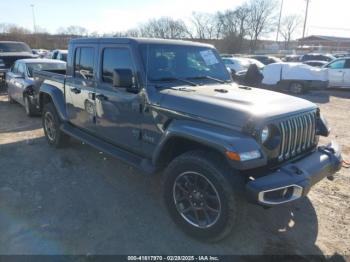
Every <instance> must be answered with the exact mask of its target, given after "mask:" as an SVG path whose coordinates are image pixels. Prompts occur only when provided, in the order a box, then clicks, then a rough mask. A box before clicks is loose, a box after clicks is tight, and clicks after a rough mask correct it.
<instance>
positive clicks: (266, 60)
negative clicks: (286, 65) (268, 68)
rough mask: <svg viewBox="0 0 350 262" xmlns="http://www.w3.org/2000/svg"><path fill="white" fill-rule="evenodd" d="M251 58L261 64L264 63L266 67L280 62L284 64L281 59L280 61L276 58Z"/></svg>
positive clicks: (262, 56)
mask: <svg viewBox="0 0 350 262" xmlns="http://www.w3.org/2000/svg"><path fill="white" fill-rule="evenodd" d="M249 57H250V58H253V59H256V60H258V61H260V62H261V63H263V64H264V65H269V64H272V63H279V62H282V60H281V59H279V58H278V57H274V56H267V55H251V56H249Z"/></svg>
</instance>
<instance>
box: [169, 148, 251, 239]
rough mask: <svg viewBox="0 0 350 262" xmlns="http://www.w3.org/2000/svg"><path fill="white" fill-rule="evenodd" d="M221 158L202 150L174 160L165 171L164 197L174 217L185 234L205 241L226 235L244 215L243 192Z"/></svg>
mask: <svg viewBox="0 0 350 262" xmlns="http://www.w3.org/2000/svg"><path fill="white" fill-rule="evenodd" d="M220 160H221V159H220V158H216V156H215V155H212V154H208V153H206V152H202V151H192V152H188V153H185V154H183V155H181V156H179V157H177V158H176V159H175V160H173V161H172V162H171V163H170V165H169V166H168V168H167V169H166V171H165V174H164V200H165V204H166V206H167V208H168V211H169V213H170V215H171V217H172V219H173V220H174V221H175V222H176V223H177V224H178V225H179V226H180V227H181V229H182V230H184V231H185V233H187V234H189V235H191V236H193V237H196V238H200V239H202V240H205V241H218V240H221V239H223V238H224V237H226V236H227V235H228V234H229V233H230V232H231V231H232V229H233V228H234V226H235V225H237V223H238V220H239V218H240V216H241V214H243V209H244V206H245V205H244V203H243V202H242V200H241V197H242V195H240V194H239V191H237V190H234V188H235V187H236V186H237V187H238V186H239V185H238V184H236V185H233V184H232V183H231V182H230V181H229V179H227V178H226V176H230V175H232V176H238V174H234V173H232V172H231V173H232V174H230V169H227V168H223V167H222V166H224V165H222V161H220Z"/></svg>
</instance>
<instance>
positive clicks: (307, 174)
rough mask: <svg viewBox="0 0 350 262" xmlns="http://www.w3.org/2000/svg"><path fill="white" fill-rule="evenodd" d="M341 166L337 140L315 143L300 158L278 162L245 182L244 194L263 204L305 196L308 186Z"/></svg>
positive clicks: (278, 203)
mask: <svg viewBox="0 0 350 262" xmlns="http://www.w3.org/2000/svg"><path fill="white" fill-rule="evenodd" d="M341 166H342V156H341V151H340V149H339V146H338V144H337V143H335V142H332V144H331V145H328V146H324V147H319V148H318V149H317V150H316V151H315V152H313V153H312V154H310V155H308V156H307V157H304V158H303V159H301V160H299V161H297V162H295V163H289V164H286V165H285V166H282V167H281V168H280V169H279V170H277V171H276V172H274V173H271V174H269V175H266V176H263V177H260V178H257V179H255V180H252V181H250V182H248V183H247V185H246V191H247V194H248V198H249V199H250V200H252V201H253V202H255V203H257V204H259V205H263V206H275V205H280V204H284V203H287V202H291V201H294V200H297V199H299V198H301V197H303V196H306V195H307V194H308V192H309V191H310V189H311V187H312V186H313V185H315V184H316V183H318V182H319V181H320V180H322V179H323V178H325V177H332V176H333V174H334V173H336V172H337V171H339V170H340V168H341Z"/></svg>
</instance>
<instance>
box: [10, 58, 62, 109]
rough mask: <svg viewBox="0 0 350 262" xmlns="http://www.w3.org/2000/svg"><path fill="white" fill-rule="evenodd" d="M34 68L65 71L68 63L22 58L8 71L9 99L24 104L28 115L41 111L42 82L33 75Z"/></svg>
mask: <svg viewBox="0 0 350 262" xmlns="http://www.w3.org/2000/svg"><path fill="white" fill-rule="evenodd" d="M34 70H46V71H50V72H60V73H65V72H66V63H65V62H63V61H55V60H52V59H21V60H17V61H16V62H15V64H14V65H13V66H12V68H11V69H10V71H8V72H7V73H6V85H7V92H8V98H9V101H10V102H11V103H12V102H18V103H20V104H21V105H23V106H24V107H25V110H26V113H27V115H28V116H33V115H35V114H36V113H38V112H39V110H38V108H39V104H38V96H37V95H38V91H39V86H40V83H37V81H38V79H34V77H33V71H34Z"/></svg>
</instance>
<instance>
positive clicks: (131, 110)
mask: <svg viewBox="0 0 350 262" xmlns="http://www.w3.org/2000/svg"><path fill="white" fill-rule="evenodd" d="M99 56H100V59H99V61H101V62H100V66H99V68H100V70H101V72H100V73H99V83H98V88H97V89H96V132H97V133H98V136H99V137H102V138H103V139H105V140H107V141H109V142H110V143H113V144H115V145H117V146H119V147H122V148H125V149H127V150H129V151H132V152H134V153H141V152H142V148H141V142H140V141H141V140H140V135H141V134H140V123H141V111H140V108H141V102H140V96H139V94H137V93H131V92H129V91H128V90H127V89H126V88H124V87H121V86H120V87H115V86H113V71H114V69H131V70H132V72H134V75H135V66H134V65H135V64H134V62H133V56H132V52H131V49H129V48H128V47H127V46H119V47H116V46H115V45H114V46H108V45H101V46H100V51H99Z"/></svg>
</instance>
